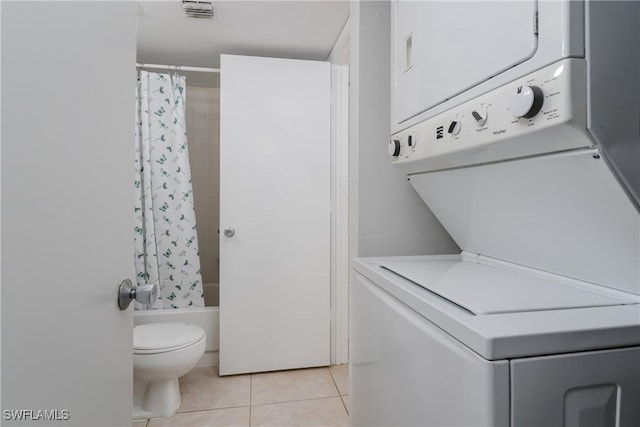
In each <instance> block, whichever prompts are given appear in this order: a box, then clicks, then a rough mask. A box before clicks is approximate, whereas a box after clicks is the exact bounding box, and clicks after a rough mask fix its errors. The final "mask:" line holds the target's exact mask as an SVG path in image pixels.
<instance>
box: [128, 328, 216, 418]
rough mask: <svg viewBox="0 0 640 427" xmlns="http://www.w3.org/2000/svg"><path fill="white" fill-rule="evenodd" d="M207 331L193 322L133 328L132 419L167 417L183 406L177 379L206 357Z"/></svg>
mask: <svg viewBox="0 0 640 427" xmlns="http://www.w3.org/2000/svg"><path fill="white" fill-rule="evenodd" d="M205 343H206V336H205V332H204V330H203V329H202V328H201V327H200V326H197V325H193V324H190V323H150V324H146V325H138V326H136V327H135V328H133V419H134V420H137V419H142V418H154V417H168V416H171V415H173V414H174V413H175V412H176V410H177V409H178V407H179V406H180V402H181V398H180V386H179V385H178V378H180V377H181V376H183V375H184V374H186V373H187V372H189V371H190V370H191V369H193V367H194V366H195V365H196V363H198V361H199V360H200V358H201V357H202V355H203V354H204V349H205Z"/></svg>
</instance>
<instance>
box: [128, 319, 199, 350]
mask: <svg viewBox="0 0 640 427" xmlns="http://www.w3.org/2000/svg"><path fill="white" fill-rule="evenodd" d="M204 337H205V332H204V330H203V329H202V328H201V327H200V326H197V325H194V324H191V323H149V324H147V325H138V326H136V327H135V328H133V353H134V354H157V353H166V352H169V351H175V350H180V349H182V348H185V347H189V346H191V345H193V344H196V343H198V342H200V341H201V340H203V339H204Z"/></svg>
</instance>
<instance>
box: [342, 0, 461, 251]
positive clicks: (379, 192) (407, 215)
mask: <svg viewBox="0 0 640 427" xmlns="http://www.w3.org/2000/svg"><path fill="white" fill-rule="evenodd" d="M350 22H351V52H350V66H351V76H350V81H351V94H350V95H351V96H350V97H351V119H350V121H351V138H350V158H351V161H350V192H351V197H350V209H351V214H350V217H351V220H350V222H351V238H350V246H351V254H352V255H353V256H385V255H418V254H438V253H456V252H459V248H458V247H457V245H456V244H455V243H454V242H453V240H452V239H451V237H450V236H449V235H448V233H447V232H446V231H445V230H444V229H443V228H442V226H441V225H440V223H439V222H438V220H437V219H436V218H435V217H434V216H433V214H432V213H431V211H430V210H429V208H428V207H427V206H426V205H425V203H424V202H423V201H422V199H420V197H419V196H418V195H417V193H416V192H415V191H414V190H413V188H412V187H411V186H410V185H409V183H408V182H407V180H406V178H405V177H404V176H402V175H401V174H400V173H399V172H398V171H397V170H396V169H395V168H394V167H393V166H392V165H391V162H390V159H389V156H388V154H387V144H388V141H389V136H390V121H391V118H390V103H391V95H390V86H391V85H390V78H391V72H390V69H391V65H390V56H391V45H390V43H391V33H390V5H389V2H388V1H365V2H352V3H351V17H350Z"/></svg>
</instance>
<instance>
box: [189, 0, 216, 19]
mask: <svg viewBox="0 0 640 427" xmlns="http://www.w3.org/2000/svg"><path fill="white" fill-rule="evenodd" d="M182 10H184V13H185V15H187V18H205V19H211V18H213V16H214V13H213V3H212V2H211V1H197V0H182Z"/></svg>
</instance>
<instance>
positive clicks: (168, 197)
mask: <svg viewBox="0 0 640 427" xmlns="http://www.w3.org/2000/svg"><path fill="white" fill-rule="evenodd" d="M137 100H138V108H137V111H136V124H137V126H136V153H135V172H136V178H135V188H136V201H135V228H134V230H135V266H136V278H137V282H138V285H142V284H145V283H157V284H158V286H159V293H158V299H157V301H156V303H155V304H153V305H152V306H143V305H141V304H138V303H136V308H137V309H162V308H183V307H202V306H204V297H203V293H202V277H201V274H200V258H199V256H198V238H197V234H196V216H195V210H194V205H193V189H192V186H191V168H190V167H189V151H188V149H187V132H186V127H185V78H184V76H179V75H177V74H158V73H150V72H146V71H140V73H139V83H138V90H137Z"/></svg>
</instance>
